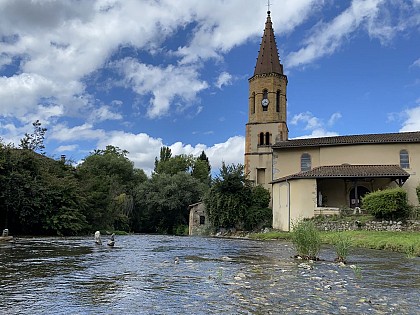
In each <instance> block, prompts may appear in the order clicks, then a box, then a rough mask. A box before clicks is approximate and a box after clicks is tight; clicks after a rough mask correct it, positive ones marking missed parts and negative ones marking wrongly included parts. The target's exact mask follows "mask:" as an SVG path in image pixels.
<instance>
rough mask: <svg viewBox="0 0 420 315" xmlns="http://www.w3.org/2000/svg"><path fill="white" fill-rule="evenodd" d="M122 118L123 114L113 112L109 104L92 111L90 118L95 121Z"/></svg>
mask: <svg viewBox="0 0 420 315" xmlns="http://www.w3.org/2000/svg"><path fill="white" fill-rule="evenodd" d="M122 118H123V117H122V115H121V114H119V113H115V112H112V110H111V108H110V107H109V106H101V107H99V108H96V109H94V110H93V111H92V112H91V114H90V116H89V118H88V120H89V121H91V122H92V123H95V122H101V121H105V120H121V119H122Z"/></svg>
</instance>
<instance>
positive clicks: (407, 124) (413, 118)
mask: <svg viewBox="0 0 420 315" xmlns="http://www.w3.org/2000/svg"><path fill="white" fill-rule="evenodd" d="M404 116H405V118H406V120H405V121H404V122H403V126H402V128H401V129H400V132H406V131H420V106H417V107H414V108H411V109H408V110H406V111H405V112H404Z"/></svg>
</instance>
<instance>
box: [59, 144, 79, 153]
mask: <svg viewBox="0 0 420 315" xmlns="http://www.w3.org/2000/svg"><path fill="white" fill-rule="evenodd" d="M78 147H79V146H78V145H77V144H69V145H61V146H59V147H57V148H56V149H55V151H56V152H66V151H69V152H72V151H75V150H76V149H77V148H78Z"/></svg>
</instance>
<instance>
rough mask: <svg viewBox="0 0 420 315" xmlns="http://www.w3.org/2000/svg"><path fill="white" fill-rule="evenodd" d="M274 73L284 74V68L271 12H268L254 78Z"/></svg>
mask: <svg viewBox="0 0 420 315" xmlns="http://www.w3.org/2000/svg"><path fill="white" fill-rule="evenodd" d="M273 72H274V73H278V74H283V66H282V65H281V64H280V59H279V53H278V50H277V44H276V38H275V36H274V30H273V24H272V23H271V17H270V11H268V12H267V21H266V22H265V29H264V35H263V37H262V40H261V45H260V51H259V53H258V58H257V64H256V65H255V70H254V76H255V75H260V74H268V73H273Z"/></svg>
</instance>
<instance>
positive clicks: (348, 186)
mask: <svg viewBox="0 0 420 315" xmlns="http://www.w3.org/2000/svg"><path fill="white" fill-rule="evenodd" d="M409 176H410V175H409V174H408V173H407V172H406V171H405V170H403V169H402V168H401V167H400V166H398V165H348V164H345V165H333V166H320V167H316V168H313V169H312V170H309V171H306V172H300V173H296V174H293V175H290V176H287V177H284V178H280V179H278V180H276V181H273V182H272V184H273V228H278V229H281V230H285V231H289V230H290V229H291V226H292V224H293V222H294V221H297V220H299V219H301V218H310V217H313V216H315V215H332V214H339V212H340V209H343V208H353V209H355V210H356V211H357V210H359V209H360V208H362V204H361V199H362V197H363V196H364V195H366V194H367V193H369V192H372V191H375V190H381V189H385V188H388V187H393V186H402V185H404V183H405V181H406V180H407V179H408V178H409Z"/></svg>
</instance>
